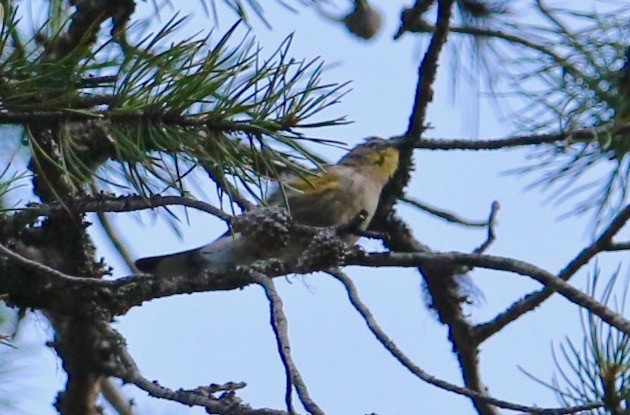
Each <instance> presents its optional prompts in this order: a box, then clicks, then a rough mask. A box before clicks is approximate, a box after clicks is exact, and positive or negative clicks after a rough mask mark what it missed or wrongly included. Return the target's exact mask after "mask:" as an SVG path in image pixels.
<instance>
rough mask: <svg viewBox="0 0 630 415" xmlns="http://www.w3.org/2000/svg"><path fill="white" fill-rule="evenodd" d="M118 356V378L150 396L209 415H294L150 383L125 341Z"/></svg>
mask: <svg viewBox="0 0 630 415" xmlns="http://www.w3.org/2000/svg"><path fill="white" fill-rule="evenodd" d="M118 343H119V344H118V356H119V358H120V362H121V367H120V368H119V369H118V370H117V371H116V372H117V373H116V376H117V377H119V378H120V379H122V380H123V381H125V382H128V383H133V384H134V385H136V386H137V387H138V388H140V389H142V390H144V391H145V392H147V393H148V394H149V395H151V396H153V397H155V398H160V399H166V400H169V401H174V402H179V403H182V404H184V405H188V406H200V407H203V408H206V411H207V412H208V413H212V414H222V415H228V414H229V415H294V414H290V413H289V412H285V411H280V410H277V409H269V408H261V409H254V408H251V407H249V406H248V405H244V404H242V403H240V402H238V400H234V399H220V398H219V399H217V398H215V397H214V396H212V395H211V394H210V395H207V396H205V395H203V394H201V393H198V392H196V391H194V390H193V391H187V390H177V391H174V390H172V389H169V388H166V387H164V386H162V385H160V384H159V383H158V382H157V381H155V380H154V381H150V380H148V379H146V378H145V377H143V376H142V375H141V374H140V370H139V369H138V366H137V365H136V363H135V361H134V360H133V358H132V357H131V355H130V354H129V352H128V351H127V349H126V347H125V345H124V339H122V338H121V340H120V341H119V342H118Z"/></svg>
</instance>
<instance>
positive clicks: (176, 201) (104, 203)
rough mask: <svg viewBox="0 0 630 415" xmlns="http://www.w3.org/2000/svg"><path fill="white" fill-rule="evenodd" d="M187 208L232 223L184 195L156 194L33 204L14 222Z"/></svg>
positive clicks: (16, 215) (215, 208)
mask: <svg viewBox="0 0 630 415" xmlns="http://www.w3.org/2000/svg"><path fill="white" fill-rule="evenodd" d="M171 205H178V206H186V207H191V208H194V209H197V210H201V211H203V212H206V213H209V214H211V215H213V216H216V217H218V218H219V219H222V220H223V221H225V222H228V223H229V222H230V221H231V220H232V216H231V215H229V214H227V213H225V212H223V211H222V210H221V209H219V208H217V207H214V206H212V205H211V204H209V203H206V202H202V201H201V200H195V199H190V198H188V197H183V196H160V195H154V196H150V197H143V196H140V195H127V196H119V197H108V196H95V197H90V198H88V197H83V198H81V199H78V200H66V201H64V203H63V204H33V205H31V206H29V207H26V208H24V209H16V210H18V212H17V213H16V214H15V215H14V216H13V217H12V220H14V221H17V222H20V221H24V222H27V223H28V222H30V221H32V220H34V219H36V218H37V217H39V216H50V215H53V214H56V213H63V212H132V211H137V210H143V209H153V208H156V207H163V206H171Z"/></svg>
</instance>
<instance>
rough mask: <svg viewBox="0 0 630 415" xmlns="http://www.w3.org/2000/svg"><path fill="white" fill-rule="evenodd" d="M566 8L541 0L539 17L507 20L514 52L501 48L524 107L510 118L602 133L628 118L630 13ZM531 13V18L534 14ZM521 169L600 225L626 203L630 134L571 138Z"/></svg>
mask: <svg viewBox="0 0 630 415" xmlns="http://www.w3.org/2000/svg"><path fill="white" fill-rule="evenodd" d="M606 7H607V8H608V11H601V10H600V11H597V12H594V11H583V10H578V9H575V8H573V9H565V8H560V7H555V6H551V5H549V4H548V3H547V2H544V1H542V0H538V1H537V2H536V3H534V6H533V10H532V11H533V12H534V18H535V20H534V21H535V23H531V24H521V23H519V22H514V23H506V24H505V25H504V26H503V31H502V33H503V34H507V36H506V37H505V39H510V36H512V33H516V34H517V35H515V37H516V41H515V39H512V40H511V41H510V43H511V44H512V46H510V48H512V49H511V50H510V51H507V50H506V49H501V50H502V51H503V52H504V53H503V56H502V57H501V59H502V65H501V66H500V67H502V68H504V69H505V73H503V74H502V76H503V81H506V84H507V85H508V90H509V91H510V93H509V94H508V96H509V97H510V98H513V97H515V96H516V97H517V98H518V99H519V101H520V102H521V103H522V106H521V107H520V108H518V109H517V110H516V111H514V112H513V113H511V114H509V116H508V118H509V119H510V121H511V122H514V123H515V125H516V126H517V129H518V132H517V134H519V135H522V134H524V131H528V132H532V133H548V132H556V131H574V130H579V129H591V128H592V129H593V130H598V131H602V130H605V129H609V130H610V129H612V128H615V127H619V126H623V125H627V124H628V123H630V111H629V108H630V74H629V73H628V71H630V69H629V68H630V66H629V65H630V55H629V50H630V49H629V48H630V44H628V43H627V39H630V24H629V23H630V11H629V9H628V8H627V4H625V2H621V3H619V4H618V5H617V6H616V8H613V7H612V6H611V5H610V4H608V5H607V6H606ZM534 18H532V19H534ZM530 160H531V161H530V163H529V164H528V165H527V166H525V167H523V168H520V169H516V170H515V172H517V173H528V174H532V175H535V176H538V179H536V180H535V181H534V182H533V184H532V186H534V187H541V188H543V189H548V190H550V191H551V199H552V200H553V201H555V202H557V203H562V202H565V201H567V200H573V201H575V200H577V203H575V205H574V207H573V208H572V209H571V211H570V212H569V214H585V213H591V214H593V217H594V218H595V225H596V226H597V225H599V224H601V223H603V222H605V220H606V219H607V218H609V217H610V216H611V215H613V214H614V213H615V212H617V211H618V210H619V209H620V207H621V206H623V204H624V203H626V202H627V200H628V198H627V196H628V195H627V189H628V187H629V186H630V135H628V134H627V133H625V134H614V133H609V132H605V133H601V134H598V135H597V136H596V138H594V139H593V140H590V141H588V142H584V141H572V140H571V138H569V139H567V140H566V141H565V142H564V143H562V144H559V145H550V146H544V147H541V148H539V149H536V150H535V151H534V152H532V153H531V155H530Z"/></svg>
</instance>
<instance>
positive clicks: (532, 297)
mask: <svg viewBox="0 0 630 415" xmlns="http://www.w3.org/2000/svg"><path fill="white" fill-rule="evenodd" d="M628 220H630V205H628V206H626V207H625V208H624V209H622V210H621V211H620V212H619V213H618V214H617V216H615V217H614V218H613V220H612V221H611V223H610V225H609V226H608V227H607V228H606V229H605V230H604V231H603V232H602V233H601V235H600V236H599V238H597V239H596V240H595V241H593V243H592V244H591V245H589V246H587V247H586V248H584V249H583V250H582V251H581V252H580V253H579V254H578V255H577V256H576V257H575V258H574V259H573V260H571V261H570V262H569V263H568V264H567V265H566V266H565V267H564V269H562V271H560V273H559V274H558V278H559V279H560V280H562V281H568V280H569V279H570V278H571V277H572V276H573V275H574V274H575V273H576V272H577V271H579V270H580V268H582V267H583V266H584V265H586V264H587V263H588V262H589V261H590V260H591V259H592V258H593V257H595V255H597V254H598V253H600V252H602V251H605V250H606V248H607V247H608V246H610V243H611V241H612V238H613V236H615V234H617V232H619V231H620V230H621V228H622V227H623V226H624V225H625V224H626V222H627V221H628ZM553 293H554V291H553V290H552V289H549V288H548V287H545V288H543V289H542V290H538V291H534V292H532V293H529V294H527V295H526V296H524V297H523V298H522V299H520V300H518V301H516V302H515V303H513V304H512V305H510V306H509V307H508V308H507V309H506V310H505V311H503V312H501V313H499V314H498V315H497V316H496V317H495V318H493V319H492V320H490V321H488V322H486V323H482V324H479V325H477V328H476V332H477V339H478V341H479V342H480V343H481V342H483V341H484V340H486V339H488V338H489V337H490V336H492V335H493V334H495V333H497V332H498V331H499V330H501V329H502V328H503V327H505V326H507V325H508V324H510V323H511V322H513V321H515V320H516V319H518V318H519V317H520V316H522V315H523V314H525V313H527V312H529V311H532V310H533V309H534V308H536V307H538V306H539V305H540V304H542V302H543V301H545V300H546V299H547V298H549V297H550V296H551V295H552V294H553Z"/></svg>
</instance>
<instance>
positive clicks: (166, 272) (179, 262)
mask: <svg viewBox="0 0 630 415" xmlns="http://www.w3.org/2000/svg"><path fill="white" fill-rule="evenodd" d="M200 250H201V248H196V249H191V250H189V251H183V252H177V253H175V254H169V255H160V256H152V257H147V258H140V259H139V260H137V261H136V262H135V266H136V268H138V270H139V271H140V272H143V273H146V274H153V275H155V276H158V277H175V276H178V275H184V274H189V273H192V272H195V271H201V270H202V269H203V266H204V263H205V261H204V258H203V257H202V256H201V254H200Z"/></svg>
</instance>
